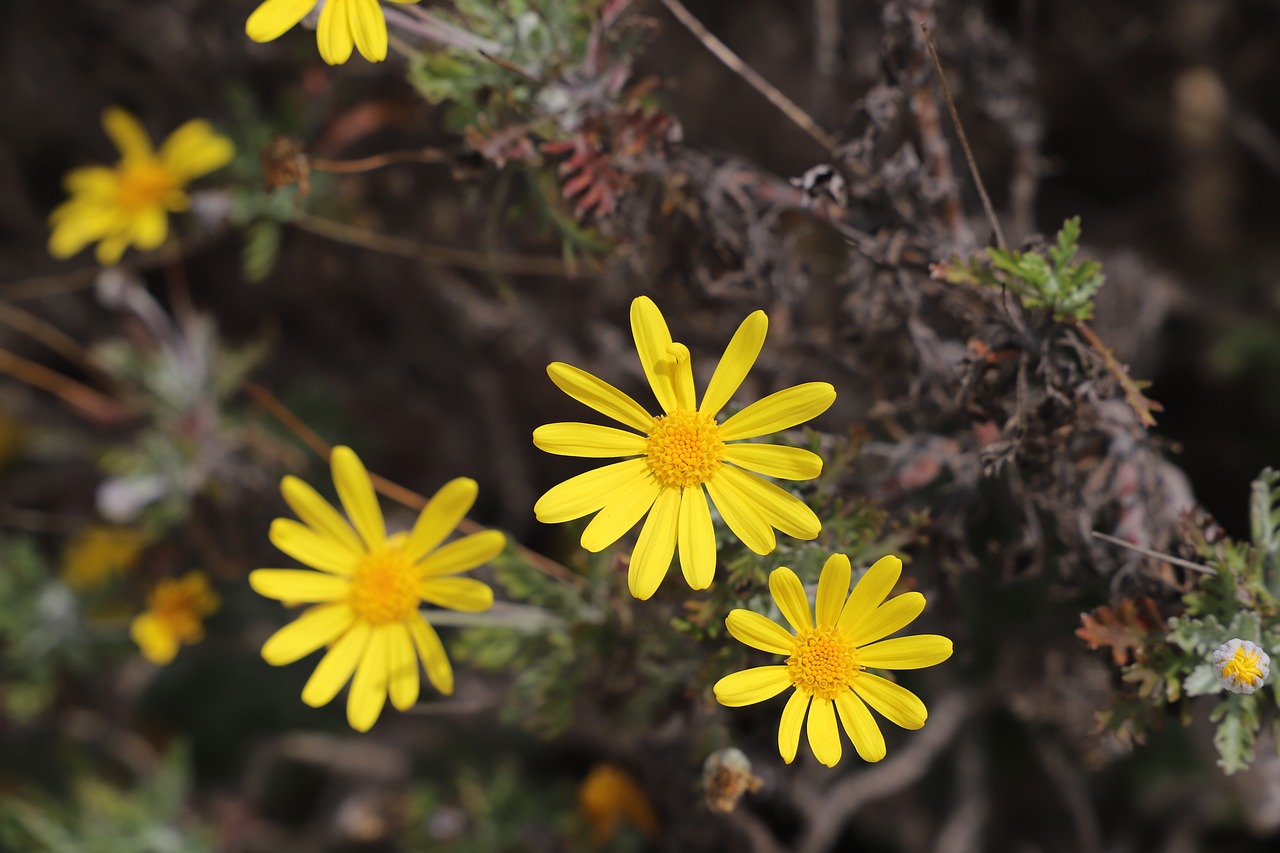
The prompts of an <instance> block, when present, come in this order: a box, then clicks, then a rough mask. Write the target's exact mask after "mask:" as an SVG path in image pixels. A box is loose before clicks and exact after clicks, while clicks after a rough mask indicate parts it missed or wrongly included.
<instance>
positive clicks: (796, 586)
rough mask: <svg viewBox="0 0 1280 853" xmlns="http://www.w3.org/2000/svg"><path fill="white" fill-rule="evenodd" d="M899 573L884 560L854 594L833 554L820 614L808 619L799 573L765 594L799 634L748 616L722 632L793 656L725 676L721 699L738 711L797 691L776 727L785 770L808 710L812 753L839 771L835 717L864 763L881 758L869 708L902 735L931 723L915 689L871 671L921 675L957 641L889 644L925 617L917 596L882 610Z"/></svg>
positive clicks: (777, 579)
mask: <svg viewBox="0 0 1280 853" xmlns="http://www.w3.org/2000/svg"><path fill="white" fill-rule="evenodd" d="M901 574H902V561H901V560H899V559H898V558H897V557H884V558H882V559H881V560H878V561H877V562H876V564H875V565H874V566H872V567H871V568H870V569H868V570H867V573H866V574H865V575H863V576H862V579H861V580H859V581H858V584H857V586H855V587H854V589H853V592H852V593H849V575H850V571H849V558H848V557H846V556H845V555H844V554H833V555H832V556H831V558H830V559H829V560H827V564H826V565H825V566H823V567H822V575H821V577H820V578H819V579H818V600H817V607H816V608H815V611H814V614H813V615H810V613H809V599H808V596H807V595H806V594H805V591H804V586H803V585H802V584H801V583H800V579H799V578H798V577H796V574H795V572H793V571H791V570H790V569H788V568H785V567H784V568H780V569H777V570H775V571H774V572H773V574H772V575H770V576H769V591H770V592H771V593H772V594H773V600H774V601H775V602H776V603H777V605H778V609H779V610H781V611H782V615H783V616H785V617H786V619H787V621H788V622H789V623H791V627H792V629H793V630H794V631H795V633H794V634H792V633H791V632H790V631H788V630H787V629H785V628H783V627H782V626H781V625H779V624H778V623H777V622H774V621H773V620H772V619H769V618H767V617H765V616H761V615H760V614H759V613H753V612H752V611H750V610H734V611H733V612H731V613H730V614H729V618H728V619H726V620H725V624H726V625H727V626H728V628H729V633H730V634H732V635H733V636H734V637H735V638H736V639H737V640H739V641H740V642H743V643H745V644H747V645H748V646H751V647H752V648H753V649H760V650H761V651H766V652H772V653H774V654H779V655H787V656H788V657H787V662H786V665H777V666H758V667H755V668H753V669H744V670H743V671H742V672H735V673H734V674H733V675H726V676H725V677H724V678H722V679H720V680H719V681H718V682H716V685H715V694H716V699H717V700H718V701H719V702H720V704H721V705H727V706H729V707H731V708H736V707H740V706H742V705H754V704H755V703H756V702H763V701H764V700H766V699H771V698H773V697H774V696H777V695H778V694H779V693H781V692H782V691H783V690H786V689H787V688H788V687H794V688H795V691H794V692H793V693H792V694H791V698H790V699H789V700H788V701H787V705H786V707H785V708H783V710H782V723H781V725H780V726H779V727H778V750H779V751H780V752H781V753H782V758H783V760H784V761H786V762H787V763H788V764H790V763H791V762H792V761H793V760H794V759H795V757H796V749H797V748H798V747H799V745H800V726H801V724H802V723H803V722H804V717H805V711H806V710H807V711H808V712H809V726H808V731H809V746H810V748H812V749H813V754H814V755H815V756H816V757H817V759H818V760H819V761H821V762H822V763H823V764H825V765H827V766H828V767H834V766H835V765H836V763H837V762H838V761H839V760H840V752H841V749H840V732H839V731H838V730H837V729H836V715H837V713H838V714H839V716H840V722H841V723H843V724H844V730H845V732H847V733H848V735H849V739H850V740H852V741H853V746H854V749H856V750H857V751H858V755H860V756H862V758H863V759H864V760H866V761H879V760H880V759H882V758H884V755H885V747H884V735H882V734H881V733H880V727H879V726H877V725H876V721H875V720H874V719H873V718H872V717H871V712H870V711H869V710H867V705H870V706H871V707H872V708H875V709H876V710H877V711H879V712H880V713H881V714H883V715H884V716H885V717H886V718H888V720H889V721H890V722H892V723H896V724H897V725H899V726H902V727H903V728H904V729H918V728H920V727H922V726H923V725H924V722H925V719H926V718H927V717H928V715H929V714H928V711H926V710H925V707H924V703H923V702H921V701H920V699H919V697H917V696H916V695H915V694H914V693H912V692H911V691H910V690H907V689H906V688H904V687H900V686H898V685H897V684H895V683H894V682H892V681H889V680H887V679H884V678H881V677H880V676H878V675H874V674H872V673H870V672H867V671H866V670H867V668H868V667H870V668H874V669H921V668H923V667H926V666H933V665H934V664H938V663H942V662H943V661H944V660H946V659H947V658H949V657H951V641H950V640H948V639H947V638H946V637H941V636H938V635H937V634H919V635H916V636H912V637H896V638H894V639H892V640H885V639H883V638H884V637H887V636H889V635H890V634H892V633H894V632H895V631H899V630H901V629H902V628H905V627H906V626H907V625H908V624H909V623H910V622H911V621H912V620H913V619H915V618H916V617H917V616H919V615H920V613H921V611H923V610H924V596H923V595H921V594H920V593H918V592H908V593H904V594H902V595H899V596H895V597H894V598H891V599H889V600H888V601H884V598H885V596H886V595H888V594H889V592H890V590H892V589H893V587H894V585H895V584H896V583H897V582H898V577H899V576H900V575H901ZM847 593H848V599H847V600H846V598H845V596H846V594H847ZM881 602H884V603H881ZM814 617H816V619H815V618H814ZM877 641H879V642H877Z"/></svg>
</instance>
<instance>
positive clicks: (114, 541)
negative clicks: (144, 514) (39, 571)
mask: <svg viewBox="0 0 1280 853" xmlns="http://www.w3.org/2000/svg"><path fill="white" fill-rule="evenodd" d="M146 547H147V539H146V537H145V536H143V535H142V534H141V533H139V532H138V531H136V530H132V529H130V528H128V527H109V526H107V525H104V524H95V525H92V526H90V527H86V528H85V529H84V530H81V531H80V532H79V533H77V534H76V535H75V537H74V538H72V540H71V542H70V543H68V544H67V550H66V551H65V552H64V553H63V555H62V571H61V577H62V582H63V583H65V584H66V585H67V586H69V587H71V588H72V589H76V590H84V589H90V588H92V587H95V586H97V585H98V584H100V583H102V582H103V581H104V580H106V579H107V578H108V577H110V576H111V575H114V574H118V573H120V572H124V571H128V570H129V569H132V568H133V567H134V566H135V565H137V563H138V557H139V556H140V555H141V554H142V551H143V549H144V548H146Z"/></svg>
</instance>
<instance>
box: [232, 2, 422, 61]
mask: <svg viewBox="0 0 1280 853" xmlns="http://www.w3.org/2000/svg"><path fill="white" fill-rule="evenodd" d="M318 2H319V0H266V2H265V3H263V4H262V5H261V6H259V7H258V8H257V9H256V10H254V13H253V14H252V15H250V16H249V20H248V21H246V22H245V25H244V31H245V33H246V34H247V35H248V36H249V38H251V39H253V40H254V41H256V42H267V41H275V40H276V39H278V38H280V36H282V35H284V34H285V33H286V32H288V31H289V30H291V29H293V28H294V26H295V25H297V23H298V22H299V21H301V20H302V19H303V18H305V17H306V16H307V14H308V13H309V12H310V11H311V10H312V9H314V8H315V7H316V3H318ZM391 2H393V3H416V2H418V0H391ZM316 45H317V46H318V47H319V48H320V58H321V59H323V60H324V61H325V62H327V63H329V64H330V65H341V64H342V63H344V62H346V61H347V60H348V59H350V58H351V49H352V47H355V48H357V49H359V51H360V55H361V56H363V57H364V58H365V59H367V60H369V61H370V62H381V61H382V60H384V59H386V58H387V19H386V17H385V16H384V15H383V13H382V7H381V6H380V5H378V0H326V2H325V4H324V8H323V9H321V10H320V25H319V28H318V29H317V30H316Z"/></svg>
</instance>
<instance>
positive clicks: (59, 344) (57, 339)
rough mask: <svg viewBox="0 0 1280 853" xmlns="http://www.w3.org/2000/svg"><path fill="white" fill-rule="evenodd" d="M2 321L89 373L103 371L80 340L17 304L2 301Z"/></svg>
mask: <svg viewBox="0 0 1280 853" xmlns="http://www.w3.org/2000/svg"><path fill="white" fill-rule="evenodd" d="M0 323H4V324H5V325H6V326H8V327H9V328H11V329H14V330H15V331H18V332H22V333H23V334H24V335H27V336H28V337H30V338H32V339H34V340H37V341H39V342H40V343H42V344H44V345H45V346H46V347H48V348H49V349H51V350H53V351H54V352H56V353H57V354H58V355H60V356H62V357H63V358H65V359H66V360H67V361H70V362H73V363H74V364H76V365H77V366H79V367H80V368H81V369H82V370H84V371H86V372H88V373H93V374H95V375H98V374H100V373H101V371H100V369H99V368H98V365H97V364H95V363H94V360H93V356H92V355H91V354H90V353H89V351H88V350H87V349H85V348H84V346H83V345H81V344H80V342H79V341H77V340H76V339H75V338H73V337H71V336H70V335H68V334H67V333H66V332H64V331H62V330H61V329H59V328H58V327H57V326H55V325H53V324H52V323H50V322H48V321H47V320H42V319H41V318H39V317H37V316H36V315H34V314H31V313H30V312H27V311H24V310H23V309H21V308H19V307H17V306H16V305H10V304H9V303H7V302H3V301H0Z"/></svg>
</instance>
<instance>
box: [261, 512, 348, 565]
mask: <svg viewBox="0 0 1280 853" xmlns="http://www.w3.org/2000/svg"><path fill="white" fill-rule="evenodd" d="M267 537H268V538H269V539H270V540H271V544H272V545H275V546H276V547H277V548H279V549H280V550H281V551H284V552H285V553H286V554H288V555H289V556H290V557H293V559H295V560H297V561H298V562H299V563H304V564H306V565H308V566H311V568H313V569H319V570H320V571H322V572H333V573H334V574H338V575H350V574H352V573H353V572H355V568H356V560H357V557H356V555H355V554H353V553H352V552H351V551H349V550H347V548H346V547H345V546H343V545H341V544H339V543H338V542H336V541H335V540H333V539H329V538H327V537H324V536H321V535H320V534H318V533H316V532H315V531H314V530H312V529H311V528H310V527H307V526H306V525H304V524H299V523H298V522H296V521H293V520H291V519H288V518H277V519H276V520H275V521H273V522H271V529H270V530H269V531H268V532H267Z"/></svg>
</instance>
